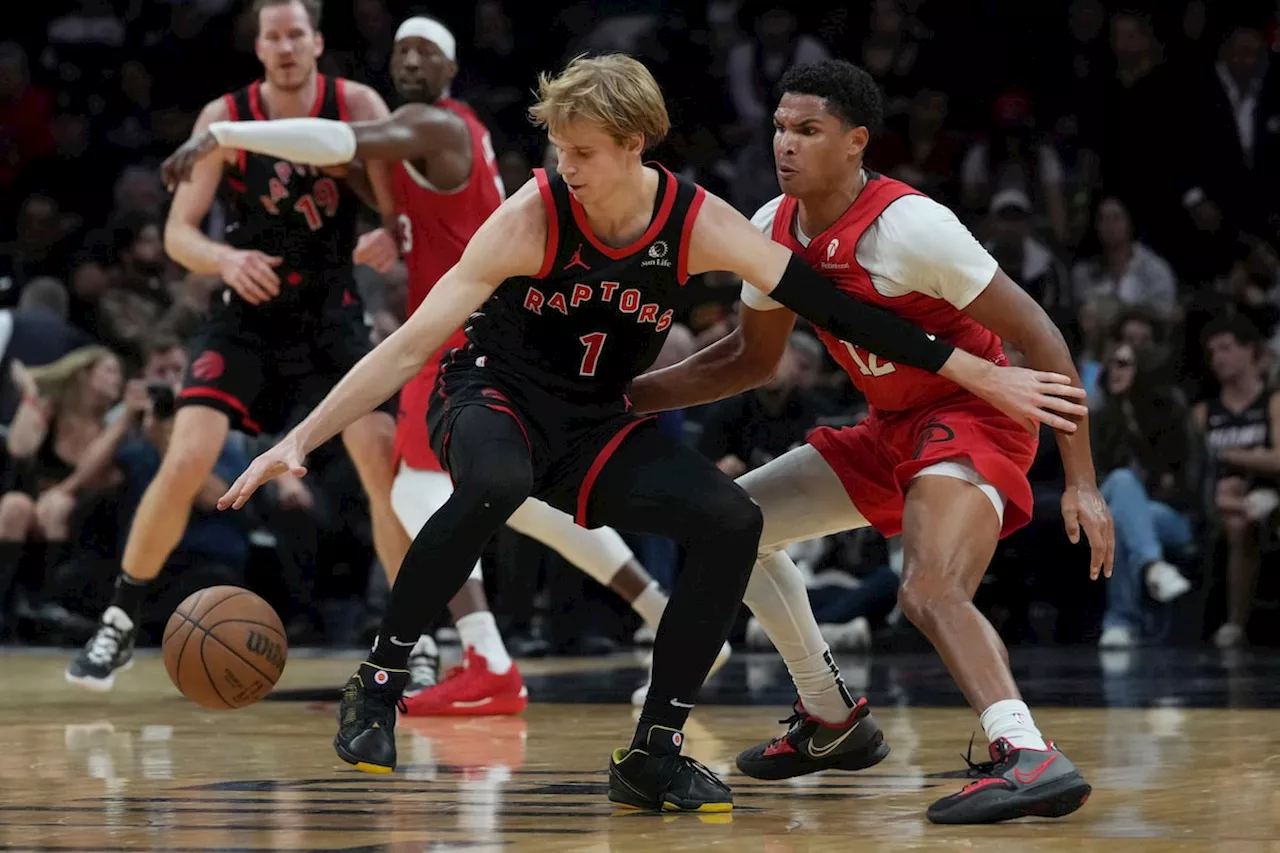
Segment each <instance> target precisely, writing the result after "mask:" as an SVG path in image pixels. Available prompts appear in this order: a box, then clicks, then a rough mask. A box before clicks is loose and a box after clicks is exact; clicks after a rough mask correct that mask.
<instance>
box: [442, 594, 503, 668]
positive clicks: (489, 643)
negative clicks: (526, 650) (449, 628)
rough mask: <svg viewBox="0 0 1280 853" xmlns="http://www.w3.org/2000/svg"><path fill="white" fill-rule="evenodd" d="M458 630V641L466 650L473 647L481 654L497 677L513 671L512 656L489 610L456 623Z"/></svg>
mask: <svg viewBox="0 0 1280 853" xmlns="http://www.w3.org/2000/svg"><path fill="white" fill-rule="evenodd" d="M454 625H455V626H456V627H457V629H458V639H459V640H461V641H462V647H463V648H464V649H465V648H467V647H471V648H473V649H475V650H476V651H477V652H479V654H480V656H481V657H483V658H484V659H485V660H486V661H488V663H489V670H490V671H491V672H493V673H494V674H495V675H502V674H503V673H504V672H506V671H507V670H509V669H511V655H509V654H507V646H506V644H505V643H503V642H502V635H501V634H499V633H498V623H497V622H495V621H494V620H493V614H492V613H490V612H489V611H487V610H481V611H480V612H479V613H468V614H467V615H466V616H463V617H462V618H461V619H458V620H456V621H455V622H454Z"/></svg>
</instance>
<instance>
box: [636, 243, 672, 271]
mask: <svg viewBox="0 0 1280 853" xmlns="http://www.w3.org/2000/svg"><path fill="white" fill-rule="evenodd" d="M670 253H671V252H670V249H668V248H667V241H666V240H655V241H654V242H653V244H652V245H650V246H649V260H647V261H641V262H640V266H642V267H669V266H671V259H670V258H668V257H667V255H669V254H670Z"/></svg>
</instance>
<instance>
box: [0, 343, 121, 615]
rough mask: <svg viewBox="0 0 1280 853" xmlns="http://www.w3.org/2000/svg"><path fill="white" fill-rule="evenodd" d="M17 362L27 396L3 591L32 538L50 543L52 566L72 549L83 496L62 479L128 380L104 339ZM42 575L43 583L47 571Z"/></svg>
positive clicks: (10, 487) (10, 495) (6, 533)
mask: <svg viewBox="0 0 1280 853" xmlns="http://www.w3.org/2000/svg"><path fill="white" fill-rule="evenodd" d="M11 369H12V371H13V374H14V381H15V382H16V383H17V384H18V386H19V387H20V388H21V389H22V391H23V398H22V403H21V405H19V407H18V412H17V414H16V415H14V418H13V423H12V424H11V425H10V427H9V437H8V440H7V449H8V453H9V462H8V465H7V467H6V470H5V488H4V496H3V497H0V599H2V598H3V597H4V595H5V593H7V592H8V590H9V587H10V585H11V584H12V583H13V580H14V576H15V574H16V573H17V572H18V570H19V568H20V564H21V563H22V557H23V555H24V546H25V545H27V544H28V543H30V542H43V543H44V546H45V552H44V557H45V565H44V568H45V569H46V570H47V569H50V568H53V567H54V566H56V565H57V564H58V563H59V562H61V561H62V560H63V559H64V558H65V557H66V553H67V550H68V542H69V538H70V533H71V531H70V527H69V522H70V518H71V512H72V510H73V509H74V508H75V500H74V497H73V495H72V494H71V493H69V492H68V491H67V490H65V489H63V488H62V486H63V484H64V481H65V480H66V479H67V478H68V477H70V476H71V475H72V472H74V471H75V468H76V464H77V463H78V462H79V461H80V460H81V458H82V456H83V455H84V453H85V451H86V449H87V448H88V447H89V445H90V444H92V443H93V440H94V439H96V438H97V437H98V435H99V434H101V433H102V431H103V429H104V426H105V424H104V417H105V415H106V413H107V411H108V410H109V409H110V408H111V407H112V406H114V405H115V403H116V401H117V400H119V399H120V393H121V387H122V385H123V382H124V374H123V372H122V370H121V367H120V359H118V358H117V357H116V356H115V354H114V353H112V352H111V351H110V350H108V349H107V348H105V347H99V346H91V347H83V348H81V349H78V350H76V351H74V352H72V353H70V354H69V355H67V356H65V357H63V358H61V359H59V360H58V361H56V362H54V363H53V364H49V365H46V366H44V367H36V368H31V369H27V368H26V367H24V366H23V365H21V364H19V363H17V362H14V363H13V366H12V368H11ZM40 577H41V583H43V579H44V577H45V572H41V575H40ZM37 588H38V586H37Z"/></svg>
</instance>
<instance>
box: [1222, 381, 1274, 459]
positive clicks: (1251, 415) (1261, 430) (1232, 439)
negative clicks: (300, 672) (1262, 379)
mask: <svg viewBox="0 0 1280 853" xmlns="http://www.w3.org/2000/svg"><path fill="white" fill-rule="evenodd" d="M1273 393H1275V392H1274V391H1273V390H1272V389H1270V388H1266V389H1264V390H1263V392H1262V393H1261V394H1259V395H1258V397H1257V399H1255V400H1254V401H1253V402H1252V403H1250V404H1249V405H1248V406H1247V407H1245V408H1244V409H1243V410H1242V411H1240V412H1239V413H1236V412H1233V411H1231V410H1230V409H1228V408H1227V407H1226V406H1224V405H1222V400H1221V399H1220V398H1218V397H1214V398H1213V399H1211V400H1210V401H1209V409H1208V412H1207V414H1208V417H1207V419H1206V423H1205V441H1206V443H1207V444H1208V445H1209V450H1210V452H1211V453H1212V454H1213V455H1214V456H1217V455H1218V453H1219V452H1220V451H1223V450H1227V449H1228V448H1242V449H1248V448H1251V447H1269V446H1270V445H1271V419H1270V417H1269V414H1268V411H1267V409H1268V405H1269V404H1270V402H1271V395H1272V394H1273ZM1222 467H1223V470H1221V471H1220V472H1219V474H1220V475H1227V474H1238V475H1241V476H1244V477H1245V478H1246V479H1250V480H1252V479H1256V477H1255V475H1253V474H1252V473H1250V472H1248V471H1245V470H1243V469H1237V468H1234V467H1233V466H1227V465H1224V466H1222Z"/></svg>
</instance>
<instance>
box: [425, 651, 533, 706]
mask: <svg viewBox="0 0 1280 853" xmlns="http://www.w3.org/2000/svg"><path fill="white" fill-rule="evenodd" d="M404 704H405V709H406V710H405V713H406V714H408V715H409V716H410V717H485V716H497V715H509V714H519V713H520V712H522V711H523V710H524V709H525V707H527V706H528V704H529V691H528V690H526V689H525V686H524V679H523V678H521V677H520V670H519V668H517V667H516V665H515V664H514V663H512V664H511V669H509V670H507V671H506V672H504V673H502V674H501V675H498V674H496V673H494V672H493V671H491V670H490V669H489V662H488V661H487V660H485V659H484V656H482V655H481V654H480V653H479V652H477V651H476V650H475V649H474V648H471V647H468V648H467V650H466V653H465V654H464V655H463V659H462V666H460V667H455V668H454V669H452V670H450V671H449V674H448V675H446V676H445V678H444V680H443V681H441V682H440V683H439V684H437V685H435V686H434V687H428V688H427V689H426V690H423V691H422V692H421V693H418V694H417V695H416V696H410V697H407V698H406V699H405V700H404Z"/></svg>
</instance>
